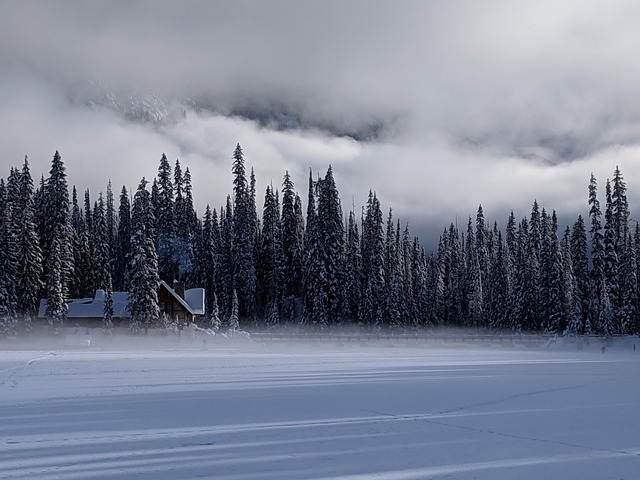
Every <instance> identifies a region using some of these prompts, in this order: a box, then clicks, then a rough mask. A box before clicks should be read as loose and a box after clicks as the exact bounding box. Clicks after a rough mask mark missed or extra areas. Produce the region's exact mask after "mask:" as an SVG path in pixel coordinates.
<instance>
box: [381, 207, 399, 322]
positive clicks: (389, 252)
mask: <svg viewBox="0 0 640 480" xmlns="http://www.w3.org/2000/svg"><path fill="white" fill-rule="evenodd" d="M397 240H398V239H397V235H396V230H395V228H394V222H393V211H392V209H391V208H390V209H389V215H388V217H387V232H386V241H385V261H384V269H385V285H387V288H386V289H385V310H384V317H385V319H386V322H387V323H388V325H389V326H391V327H394V328H399V327H402V326H403V318H402V316H401V312H400V303H401V292H402V281H401V265H400V264H399V258H398V242H397Z"/></svg>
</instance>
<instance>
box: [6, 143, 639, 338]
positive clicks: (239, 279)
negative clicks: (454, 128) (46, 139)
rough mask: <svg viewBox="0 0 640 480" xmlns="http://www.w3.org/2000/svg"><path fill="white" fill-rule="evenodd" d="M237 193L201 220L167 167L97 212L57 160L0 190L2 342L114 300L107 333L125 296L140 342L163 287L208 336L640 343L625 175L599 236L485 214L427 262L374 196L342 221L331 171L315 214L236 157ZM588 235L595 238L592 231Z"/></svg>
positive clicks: (444, 239)
mask: <svg viewBox="0 0 640 480" xmlns="http://www.w3.org/2000/svg"><path fill="white" fill-rule="evenodd" d="M231 166H232V168H231V173H232V176H233V187H232V194H230V195H227V197H226V203H225V204H224V205H223V206H221V207H220V208H219V209H215V208H211V207H210V206H209V205H207V207H206V209H205V212H204V214H203V215H202V217H199V216H198V215H197V213H196V210H195V208H194V203H193V194H192V185H191V174H190V171H189V169H188V168H186V169H185V170H183V169H182V166H181V164H180V162H179V160H176V162H175V164H174V165H173V167H172V165H171V164H170V162H169V160H168V159H167V157H166V156H165V155H164V154H163V155H162V157H161V159H160V164H159V167H158V172H157V175H156V176H155V177H154V178H153V180H152V182H149V181H148V180H147V179H146V178H142V179H141V181H140V183H139V184H138V187H137V190H136V191H135V192H131V193H132V194H133V198H131V197H130V192H128V191H127V189H126V188H125V187H122V189H121V191H120V194H119V199H118V200H119V201H118V207H117V208H116V202H115V199H114V193H113V191H112V187H111V183H110V182H109V183H108V184H107V187H106V192H105V193H104V194H103V193H102V192H100V193H99V194H98V197H97V198H96V199H95V200H94V201H93V202H92V201H91V194H90V192H89V190H85V191H84V192H83V198H82V200H81V199H79V197H78V192H77V190H76V187H75V186H74V187H73V188H72V190H71V194H70V192H69V187H68V184H67V179H66V169H65V165H64V163H63V161H62V158H61V156H60V154H59V153H58V152H55V154H54V156H53V160H52V163H51V169H50V171H49V176H48V177H47V178H45V177H44V176H43V177H42V178H41V180H40V184H39V186H38V187H35V185H34V182H33V180H32V177H31V173H30V167H29V162H28V158H26V157H25V160H24V163H23V165H22V168H20V169H18V168H11V170H10V173H9V176H8V178H7V179H6V181H5V179H0V330H1V333H2V334H4V335H15V334H19V335H21V334H28V332H29V331H30V329H31V328H32V324H33V322H34V321H35V318H36V315H37V310H38V305H39V301H40V299H41V298H44V299H46V300H47V308H46V312H45V317H46V322H47V323H48V325H49V326H50V327H51V328H52V330H53V331H59V330H60V329H61V328H62V327H63V326H64V323H65V319H66V311H67V301H68V299H70V298H85V297H92V296H93V295H94V293H95V291H96V290H97V289H101V290H104V291H105V299H106V301H105V308H104V312H103V313H104V315H103V327H104V329H105V330H106V331H110V329H111V328H112V326H113V321H112V320H113V318H112V317H113V292H114V291H127V292H129V305H128V310H129V313H130V316H131V318H130V321H129V326H130V328H131V330H132V331H136V332H137V331H138V330H140V329H141V328H148V327H150V326H154V325H158V324H160V323H161V322H162V320H163V318H162V317H163V315H162V312H161V311H160V308H159V305H158V297H157V288H158V285H159V282H160V280H161V279H162V280H165V281H167V282H171V281H173V280H179V281H182V282H184V283H185V285H186V287H187V288H192V287H201V288H204V289H205V292H206V296H205V298H206V315H205V317H204V319H203V320H202V321H203V324H204V326H207V327H212V328H224V329H237V328H239V327H240V326H242V327H244V328H268V327H275V326H278V325H284V324H309V325H316V326H320V327H331V326H334V325H362V326H365V327H370V328H383V327H390V328H423V327H438V326H458V327H469V328H481V329H488V330H491V331H508V332H525V331H526V332H544V333H552V334H554V333H555V334H560V335H579V334H600V335H613V334H630V333H637V332H638V331H640V312H639V308H640V303H639V302H640V295H639V292H638V288H639V286H638V281H637V278H638V273H639V272H640V226H639V225H638V224H637V223H636V224H635V227H634V228H631V224H630V214H629V205H628V202H627V195H626V184H625V182H624V179H623V176H622V173H621V172H620V170H619V169H618V168H617V167H616V169H615V171H614V174H613V179H612V180H611V181H610V180H609V179H607V182H606V189H605V202H604V213H603V211H602V209H601V206H600V201H599V199H598V184H597V180H596V178H595V177H594V176H593V174H592V175H591V179H590V182H589V188H588V205H589V214H588V220H589V225H588V227H587V225H586V224H585V221H584V219H583V217H582V216H579V217H578V218H577V220H576V221H575V223H573V225H572V226H568V227H566V229H565V230H564V231H563V232H559V231H558V230H559V226H558V220H557V215H556V212H555V211H552V212H551V213H549V212H547V211H546V210H545V209H544V208H541V207H540V206H539V205H538V203H537V202H535V201H534V203H533V206H532V209H531V214H530V215H529V216H527V217H525V218H522V219H521V220H520V221H517V220H516V218H515V216H514V214H513V212H511V214H510V215H509V217H508V220H507V224H506V229H505V231H504V232H503V231H501V230H500V229H498V226H497V223H495V222H494V223H493V225H487V223H486V221H485V217H484V212H483V209H482V206H480V207H479V208H478V211H477V213H476V216H475V221H474V220H473V219H472V218H471V217H469V221H468V224H467V227H466V231H462V232H461V231H459V229H458V227H457V226H456V225H454V224H453V223H452V224H451V225H450V226H449V227H448V228H445V229H444V230H443V232H442V234H441V236H440V239H439V242H438V248H437V250H435V251H433V252H431V253H429V254H427V253H426V252H425V249H424V248H423V247H422V245H421V244H420V240H419V239H418V238H417V237H415V236H412V235H411V233H410V231H409V226H408V224H405V225H404V226H402V225H401V224H400V221H399V220H397V219H395V218H394V217H393V211H392V210H391V209H389V211H388V213H387V214H386V218H385V215H384V214H383V211H382V207H381V204H380V201H379V200H378V198H377V195H376V193H375V192H373V191H370V192H369V195H368V199H367V202H366V205H365V206H363V207H362V209H361V211H360V212H356V211H355V209H352V210H351V211H349V212H348V214H347V215H346V218H345V216H344V215H343V211H342V205H341V201H340V197H339V193H338V189H337V187H336V183H335V180H334V176H333V169H332V168H331V166H329V168H328V170H327V171H326V174H325V175H324V176H323V177H321V176H319V175H317V176H316V177H315V178H314V176H313V174H312V172H310V173H309V179H308V185H307V202H306V209H303V206H302V200H301V197H300V195H299V194H298V193H297V191H296V189H295V186H294V182H293V180H292V179H291V177H290V175H289V173H288V172H285V174H284V176H283V182H282V185H281V189H280V188H275V187H274V186H273V185H270V186H268V187H267V188H266V191H265V193H264V202H263V209H262V212H261V215H258V211H257V207H256V194H257V192H256V188H255V185H256V180H255V174H254V171H253V169H251V171H250V173H249V174H247V171H246V165H245V159H244V153H243V151H242V148H241V146H240V145H239V144H238V145H237V146H236V148H235V150H234V152H233V155H232V165H231ZM587 228H588V231H587Z"/></svg>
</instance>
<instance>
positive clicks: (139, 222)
mask: <svg viewBox="0 0 640 480" xmlns="http://www.w3.org/2000/svg"><path fill="white" fill-rule="evenodd" d="M146 186H147V181H146V179H145V178H142V180H141V181H140V184H139V185H138V190H137V191H136V194H135V197H134V201H133V209H132V216H131V227H132V228H131V230H132V236H131V266H130V271H131V284H130V285H131V286H130V291H129V303H128V306H127V308H128V310H129V313H130V315H131V319H130V323H129V327H130V329H131V330H132V331H133V332H138V331H139V330H140V328H144V329H145V330H146V329H147V328H149V327H150V326H152V325H153V324H154V323H156V322H157V321H158V320H159V318H160V308H159V306H158V286H159V283H160V277H159V275H158V260H157V256H156V251H155V245H154V242H153V238H154V235H153V229H154V225H155V218H154V213H153V206H152V204H151V197H150V195H149V192H148V191H147V189H146Z"/></svg>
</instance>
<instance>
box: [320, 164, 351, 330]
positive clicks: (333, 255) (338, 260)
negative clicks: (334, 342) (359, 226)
mask: <svg viewBox="0 0 640 480" xmlns="http://www.w3.org/2000/svg"><path fill="white" fill-rule="evenodd" d="M318 233H319V235H320V238H321V241H322V250H321V251H322V259H323V262H324V272H325V275H326V277H325V278H326V283H325V284H324V285H325V288H326V298H327V315H328V321H329V323H332V324H335V323H339V322H340V321H341V320H342V319H341V318H340V315H341V313H342V308H343V304H344V299H343V297H342V294H343V292H344V237H345V235H344V221H343V217H342V206H341V204H340V196H339V194H338V189H337V188H336V183H335V180H334V178H333V168H332V167H331V165H329V168H328V169H327V173H326V175H325V177H324V179H323V180H322V181H321V182H319V184H318Z"/></svg>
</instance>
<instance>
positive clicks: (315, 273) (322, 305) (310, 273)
mask: <svg viewBox="0 0 640 480" xmlns="http://www.w3.org/2000/svg"><path fill="white" fill-rule="evenodd" d="M306 224H307V228H306V229H305V231H304V258H303V303H304V320H303V321H304V322H305V323H308V324H314V325H319V326H321V327H326V326H328V324H329V318H328V311H327V301H328V299H327V293H326V288H325V285H324V284H325V282H326V276H325V272H324V264H323V250H322V239H321V237H320V229H319V222H318V212H317V210H316V183H315V182H314V181H313V177H312V172H311V171H309V197H308V202H307V221H306Z"/></svg>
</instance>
